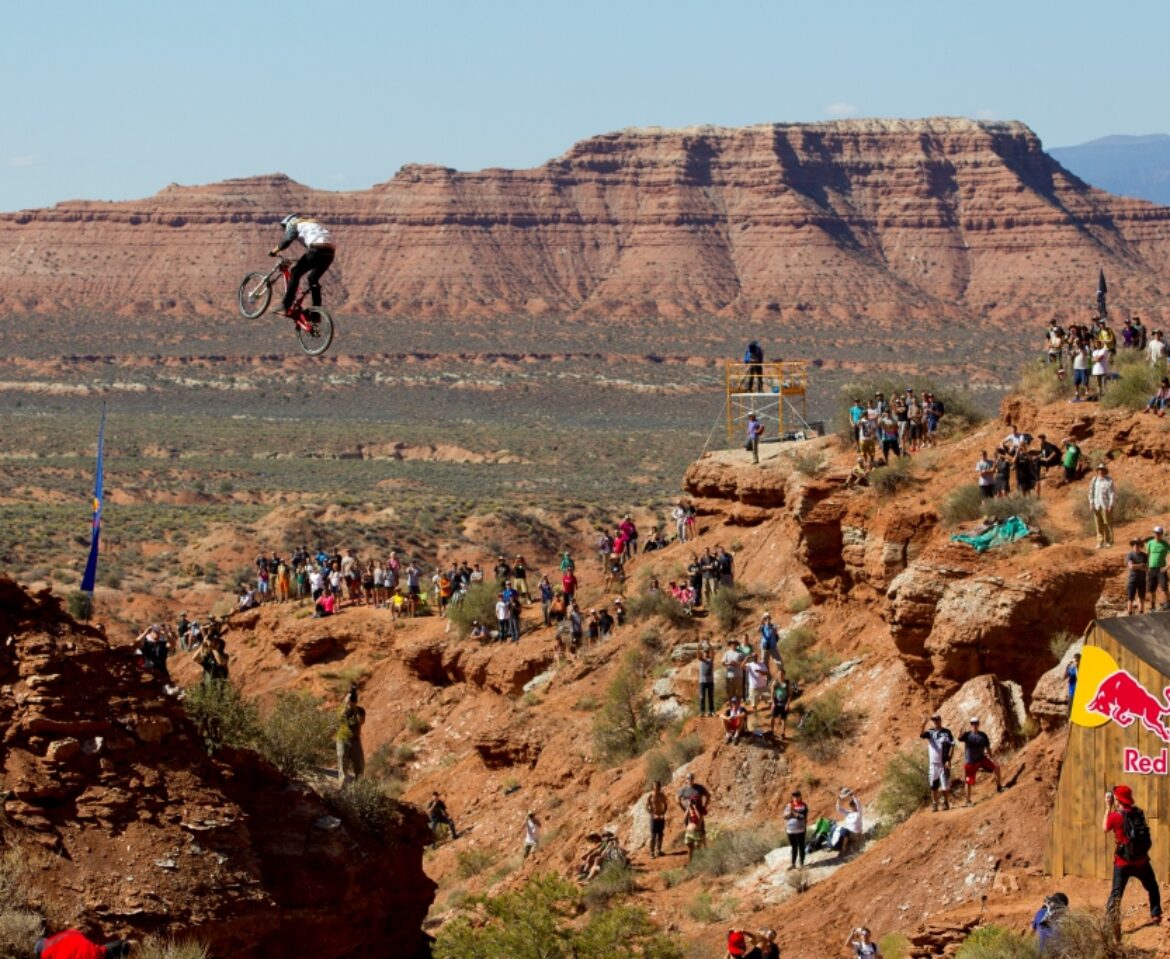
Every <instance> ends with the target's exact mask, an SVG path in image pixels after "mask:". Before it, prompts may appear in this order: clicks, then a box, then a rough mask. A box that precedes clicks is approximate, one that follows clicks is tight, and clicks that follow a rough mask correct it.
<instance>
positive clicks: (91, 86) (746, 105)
mask: <svg viewBox="0 0 1170 959" xmlns="http://www.w3.org/2000/svg"><path fill="white" fill-rule="evenodd" d="M1117 8H1120V9H1121V11H1122V12H1120V13H1117V12H1114V13H1112V14H1110V13H1108V12H1107V10H1108V9H1109V8H1108V7H1107V6H1106V5H1104V4H1100V3H1092V4H1090V3H1087V2H1080V0H1065V2H1062V3H1055V2H1041V0H1032V2H1029V0H1015V2H1012V3H1006V2H1000V0H981V2H980V3H958V2H954V0H952V2H939V0H934V2H918V0H907V2H899V0H886V2H885V3H872V2H836V3H833V2H828V0H822V2H821V3H802V4H797V3H788V2H783V0H773V2H770V3H768V2H753V0H748V2H734V0H723V2H722V3H714V2H710V3H697V2H690V0H671V2H658V0H642V2H639V0H625V2H610V0H591V2H588V3H585V2H572V3H566V2H556V0H545V2H539V3H538V2H529V0H512V2H503V0H478V2H462V0H447V2H444V0H416V2H414V3H398V2H391V0H386V2H381V3H378V2H365V0H352V2H345V0H333V2H331V3H329V2H316V3H309V2H302V0H282V2H275V3H272V2H270V3H258V2H252V0H236V2H234V3H227V2H220V0H203V2H201V3H198V4H179V3H171V2H168V0H151V2H137V0H135V2H130V0H127V2H119V0H104V2H101V3H96V2H93V0H84V2H79V0H59V2H39V3H38V2H29V0H0V13H2V14H3V21H2V22H3V27H4V34H3V36H4V48H3V55H2V59H0V62H2V63H3V64H4V65H5V67H6V68H7V69H6V70H5V79H6V82H5V88H6V90H5V99H4V110H3V113H2V114H0V116H2V117H3V120H2V122H0V210H15V209H20V208H25V207H34V206H44V205H49V204H51V203H54V202H57V201H59V200H66V199H73V198H80V197H84V198H89V199H126V198H133V197H142V196H148V195H150V194H152V193H154V192H156V191H157V190H159V189H161V188H162V187H164V186H166V185H167V184H168V183H171V182H178V183H184V184H194V183H208V182H213V181H216V180H222V179H226V178H228V177H238V176H248V175H251V174H257V173H270V172H276V171H280V172H284V173H288V174H289V175H290V176H292V177H294V178H295V179H297V180H299V181H301V182H303V183H307V184H309V185H311V186H314V187H318V188H322V189H341V190H348V189H363V188H366V187H368V186H370V185H371V184H373V183H378V182H381V181H384V180H387V179H389V178H390V177H391V176H393V174H394V172H395V171H396V170H397V169H398V168H399V167H400V166H402V164H404V163H410V162H432V163H441V164H444V165H447V166H453V167H457V168H459V169H464V170H469V169H480V168H483V167H490V166H504V167H528V166H535V165H538V164H540V163H542V162H544V161H545V160H547V159H549V158H550V157H554V156H557V155H558V154H560V153H562V152H563V151H564V150H565V149H567V148H568V147H569V146H570V145H571V144H572V143H573V142H574V141H576V140H579V139H581V138H583V137H586V136H589V135H591V134H594V133H601V132H605V131H609V130H616V129H621V128H623V127H627V126H649V125H659V126H684V125H692V124H700V123H714V124H726V125H740V124H750V123H761V122H772V121H795V120H825V119H833V118H836V117H846V116H897V117H918V116H932V115H962V116H981V117H989V118H1002V119H1019V120H1023V121H1024V122H1026V123H1028V124H1029V125H1031V126H1032V128H1033V129H1034V130H1036V132H1037V133H1039V134H1040V136H1041V138H1042V139H1043V140H1044V143H1045V145H1047V146H1049V147H1053V146H1067V145H1070V144H1074V143H1080V142H1083V141H1085V140H1090V139H1093V138H1096V137H1099V136H1104V135H1106V134H1110V133H1133V134H1141V133H1153V132H1170V119H1168V117H1167V111H1168V110H1170V106H1168V103H1167V97H1166V91H1167V89H1168V88H1170V84H1168V82H1167V80H1168V76H1167V74H1168V68H1167V63H1170V59H1168V58H1167V57H1166V55H1165V52H1164V50H1163V47H1164V45H1165V43H1166V37H1167V36H1170V4H1168V3H1166V2H1164V0H1162V2H1141V0H1139V2H1131V3H1125V4H1118V5H1114V9H1117Z"/></svg>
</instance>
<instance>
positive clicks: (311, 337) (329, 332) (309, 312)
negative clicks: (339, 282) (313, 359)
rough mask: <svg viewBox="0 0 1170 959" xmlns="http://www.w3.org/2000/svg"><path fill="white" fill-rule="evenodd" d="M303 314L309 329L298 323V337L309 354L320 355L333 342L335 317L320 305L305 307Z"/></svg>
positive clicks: (302, 347) (303, 348)
mask: <svg viewBox="0 0 1170 959" xmlns="http://www.w3.org/2000/svg"><path fill="white" fill-rule="evenodd" d="M302 315H303V316H304V318H305V321H306V322H307V323H308V324H309V329H307V330H306V329H303V328H302V327H301V325H300V324H299V323H298V324H297V339H298V340H300V342H301V349H302V350H304V351H305V353H307V354H308V355H309V356H320V355H321V354H322V353H324V352H325V351H326V350H327V349H329V344H330V343H332V342H333V317H331V316H330V315H329V313H328V312H327V311H326V310H325V309H324V308H323V307H320V306H309V307H305V310H304V312H303V314H302Z"/></svg>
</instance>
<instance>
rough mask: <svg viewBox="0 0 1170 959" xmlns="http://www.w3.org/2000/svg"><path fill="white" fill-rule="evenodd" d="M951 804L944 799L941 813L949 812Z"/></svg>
mask: <svg viewBox="0 0 1170 959" xmlns="http://www.w3.org/2000/svg"><path fill="white" fill-rule="evenodd" d="M950 809H951V804H950V803H949V802H947V801H946V800H945V799H944V800H943V812H950Z"/></svg>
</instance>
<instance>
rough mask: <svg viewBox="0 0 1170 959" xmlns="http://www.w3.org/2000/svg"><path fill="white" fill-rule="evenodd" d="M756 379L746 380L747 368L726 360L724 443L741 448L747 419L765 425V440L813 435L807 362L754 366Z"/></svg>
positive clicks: (745, 433) (783, 362)
mask: <svg viewBox="0 0 1170 959" xmlns="http://www.w3.org/2000/svg"><path fill="white" fill-rule="evenodd" d="M752 366H755V367H759V375H758V377H756V376H751V377H749V364H747V363H738V362H736V361H734V360H728V361H727V362H726V364H725V365H724V382H725V388H726V392H727V442H728V443H736V442H738V443H740V444H741V445H742V443H743V441H744V438H745V437H746V436H747V422H748V415H749V414H751V413H755V414H756V418H757V419H758V420H760V422H762V423H763V424H764V439H765V440H775V439H783V438H784V436H785V434H786V433H797V432H800V433H804V434H805V435H806V437H807V436H808V435H809V434H811V433H812V432H813V431H812V429H811V427H810V426H809V424H808V362H807V361H806V360H781V361H779V362H775V363H756V364H752Z"/></svg>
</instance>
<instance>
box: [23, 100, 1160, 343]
mask: <svg viewBox="0 0 1170 959" xmlns="http://www.w3.org/2000/svg"><path fill="white" fill-rule="evenodd" d="M292 210H299V211H306V212H308V211H312V212H315V213H317V214H319V215H320V216H322V217H323V218H325V219H326V220H327V221H329V223H330V224H331V225H332V226H333V227H334V228H335V231H336V235H337V240H338V242H339V244H340V247H341V254H340V256H339V259H338V261H337V265H336V266H335V267H334V269H333V270H332V271H331V273H330V275H329V277H328V282H327V295H328V297H329V300H330V302H331V303H332V304H334V305H335V306H336V307H337V308H338V309H339V310H340V311H343V312H350V313H360V314H367V315H374V316H379V315H400V316H420V317H437V318H453V319H458V318H462V317H488V316H493V315H504V314H518V313H523V314H533V315H564V314H574V313H577V314H581V315H588V316H623V317H632V318H638V317H654V316H659V317H664V318H668V319H669V318H676V317H680V316H685V315H692V314H712V313H715V314H724V315H739V316H745V315H755V316H759V317H763V318H768V319H776V320H779V321H780V322H787V323H792V324H806V323H809V322H828V321H832V320H836V321H842V320H849V321H853V322H858V323H860V322H873V321H875V320H879V321H880V320H888V319H891V318H895V317H909V318H911V319H914V320H917V321H923V322H933V321H937V320H939V319H940V318H947V317H950V318H956V317H959V318H966V319H971V318H974V317H986V318H989V319H990V320H991V321H993V322H994V321H1005V322H1006V321H1009V320H1012V319H1015V318H1017V317H1019V316H1020V315H1021V314H1024V315H1032V314H1036V313H1040V312H1045V311H1049V310H1058V311H1063V312H1064V313H1066V314H1067V315H1079V314H1080V313H1081V312H1082V308H1085V309H1087V307H1088V306H1089V303H1090V300H1091V293H1092V290H1093V288H1094V287H1093V285H1094V281H1095V277H1096V272H1097V270H1098V268H1100V267H1104V268H1105V270H1106V271H1107V273H1108V275H1109V277H1110V279H1111V281H1112V289H1113V290H1114V291H1115V292H1116V293H1117V295H1118V296H1119V297H1120V299H1121V301H1122V302H1123V303H1124V305H1125V306H1126V307H1132V308H1140V309H1149V308H1151V307H1154V306H1155V305H1157V304H1159V301H1160V298H1161V297H1162V296H1164V294H1165V291H1166V290H1167V289H1170V270H1168V268H1167V266H1166V263H1167V254H1168V253H1170V209H1166V208H1161V207H1156V206H1153V205H1151V204H1149V203H1145V202H1143V201H1139V200H1131V199H1124V198H1120V197H1114V196H1110V195H1108V194H1106V193H1102V192H1101V191H1098V190H1094V189H1091V188H1090V187H1088V186H1087V185H1085V184H1084V183H1083V182H1081V181H1080V180H1078V179H1077V178H1076V177H1074V176H1072V175H1071V174H1069V173H1067V172H1066V171H1065V170H1064V169H1063V168H1062V167H1061V166H1060V165H1059V164H1058V163H1056V161H1054V160H1053V159H1052V158H1051V157H1049V156H1048V155H1047V154H1046V153H1044V152H1043V149H1042V146H1041V144H1040V141H1039V139H1038V138H1037V137H1036V135H1035V134H1034V133H1033V132H1032V131H1031V130H1029V129H1028V128H1027V127H1026V126H1024V125H1023V124H1020V123H1003V122H983V121H973V120H963V119H928V120H905V121H902V120H898V121H893V120H849V121H838V122H831V123H817V124H768V125H761V126H754V127H745V128H740V129H729V128H716V127H696V128H692V129H686V130H662V129H645V130H625V131H621V132H618V133H611V134H605V135H602V136H597V137H593V138H591V139H588V140H585V141H582V142H581V143H578V144H576V145H575V146H573V147H572V148H570V149H569V150H568V151H567V152H566V153H565V154H564V155H563V156H561V157H558V158H557V159H555V160H550V161H549V162H547V163H545V164H544V165H543V166H540V167H536V168H534V169H530V170H518V171H512V170H498V169H497V170H483V171H479V172H475V173H461V172H457V171H455V170H451V169H446V168H443V167H438V166H420V165H410V166H406V167H403V168H402V169H401V170H400V171H399V172H398V173H397V174H396V175H395V176H394V177H393V179H391V180H389V181H387V182H386V183H382V184H379V185H377V186H375V187H373V188H372V189H370V190H366V191H361V192H350V193H331V192H323V191H315V190H311V189H309V188H307V187H304V186H302V185H300V184H298V183H295V182H293V181H291V180H289V179H288V178H287V177H284V176H279V175H273V176H262V177H253V178H248V179H241V180H232V181H228V182H225V183H220V184H214V185H210V186H203V187H180V186H177V185H172V186H170V187H167V188H166V189H164V190H162V191H161V192H160V193H158V194H157V195H155V196H153V197H150V198H148V199H145V200H138V201H130V202H119V203H101V202H92V201H70V202H65V203H61V204H58V205H57V206H55V207H53V208H51V209H45V210H29V211H22V212H18V213H8V214H3V215H0V223H2V224H3V229H2V230H0V311H2V312H6V313H10V314H12V313H20V312H26V311H38V312H54V311H66V310H76V309H81V308H85V309H89V310H94V311H122V312H137V313H142V314H148V315H149V314H153V313H174V314H190V313H198V314H230V313H231V312H233V311H234V299H233V298H234V293H235V288H236V285H237V283H238V282H239V279H240V277H241V276H242V275H243V273H244V272H245V271H247V270H249V269H255V268H257V267H259V266H262V265H263V264H264V263H265V262H266V260H265V258H264V252H265V251H266V250H267V249H268V248H269V247H270V246H271V245H272V242H273V238H274V236H275V235H276V232H277V229H276V221H277V220H278V219H279V218H280V216H282V215H283V214H284V213H286V212H289V211H292ZM1076 290H1083V291H1084V295H1083V296H1076V297H1075V298H1074V296H1073V293H1072V291H1076Z"/></svg>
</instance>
